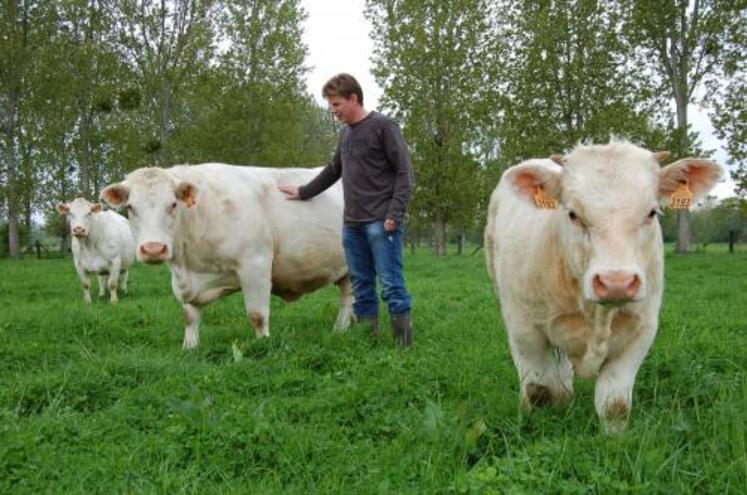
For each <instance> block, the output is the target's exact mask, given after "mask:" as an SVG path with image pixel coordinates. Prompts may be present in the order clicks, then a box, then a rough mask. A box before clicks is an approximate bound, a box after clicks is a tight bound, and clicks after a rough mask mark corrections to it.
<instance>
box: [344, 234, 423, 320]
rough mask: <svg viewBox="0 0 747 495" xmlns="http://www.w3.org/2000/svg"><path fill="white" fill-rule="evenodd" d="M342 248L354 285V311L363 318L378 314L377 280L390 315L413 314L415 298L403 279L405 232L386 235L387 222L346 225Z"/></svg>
mask: <svg viewBox="0 0 747 495" xmlns="http://www.w3.org/2000/svg"><path fill="white" fill-rule="evenodd" d="M342 244H343V246H344V248H345V258H346V260H347V263H348V269H349V270H350V278H351V280H352V282H353V295H354V296H355V303H354V304H353V311H354V312H355V315H356V316H358V317H362V318H367V317H372V316H376V315H378V314H379V299H378V297H377V295H376V278H377V275H378V279H379V283H380V284H381V288H382V290H381V297H382V298H383V299H384V301H385V302H386V303H387V304H388V305H389V314H391V315H401V314H406V313H409V312H410V308H411V307H412V298H411V297H410V294H409V293H408V292H407V288H406V287H405V279H404V277H403V276H402V229H401V228H400V227H397V230H394V231H392V232H387V231H386V230H384V222H371V223H366V224H363V225H360V226H358V225H345V226H344V227H343V228H342Z"/></svg>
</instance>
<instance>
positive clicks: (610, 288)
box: [592, 270, 642, 303]
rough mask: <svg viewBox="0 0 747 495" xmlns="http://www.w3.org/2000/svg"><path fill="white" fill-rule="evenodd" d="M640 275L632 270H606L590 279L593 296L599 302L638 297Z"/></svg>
mask: <svg viewBox="0 0 747 495" xmlns="http://www.w3.org/2000/svg"><path fill="white" fill-rule="evenodd" d="M641 286H642V283H641V277H640V276H639V275H638V274H637V273H636V272H633V271H626V270H607V271H603V272H598V273H596V274H595V275H594V277H593V279H592V288H593V290H594V296H595V297H596V298H597V300H598V302H601V303H625V302H631V301H635V300H637V299H640V297H641V295H642V291H641Z"/></svg>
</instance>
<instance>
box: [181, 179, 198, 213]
mask: <svg viewBox="0 0 747 495" xmlns="http://www.w3.org/2000/svg"><path fill="white" fill-rule="evenodd" d="M176 198H177V199H178V200H180V201H183V202H184V204H186V205H187V207H188V208H191V207H193V206H194V205H196V204H197V186H195V185H194V184H190V183H189V182H180V183H179V185H178V186H176Z"/></svg>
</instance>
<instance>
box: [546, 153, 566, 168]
mask: <svg viewBox="0 0 747 495" xmlns="http://www.w3.org/2000/svg"><path fill="white" fill-rule="evenodd" d="M550 160H552V161H554V162H555V163H557V164H558V165H560V166H561V167H564V166H565V157H564V156H563V155H550Z"/></svg>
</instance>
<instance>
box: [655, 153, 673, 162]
mask: <svg viewBox="0 0 747 495" xmlns="http://www.w3.org/2000/svg"><path fill="white" fill-rule="evenodd" d="M651 156H652V158H653V159H654V161H656V163H658V164H659V165H664V163H665V162H666V161H668V160H669V158H670V157H671V156H672V153H670V152H669V151H655V152H653V153H651Z"/></svg>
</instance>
